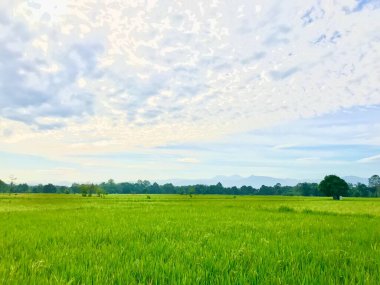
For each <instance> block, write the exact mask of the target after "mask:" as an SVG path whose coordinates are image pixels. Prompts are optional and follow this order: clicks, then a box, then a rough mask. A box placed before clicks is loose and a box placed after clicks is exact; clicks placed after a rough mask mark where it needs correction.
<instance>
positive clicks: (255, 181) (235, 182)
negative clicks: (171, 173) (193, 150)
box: [157, 175, 368, 188]
mask: <svg viewBox="0 0 380 285" xmlns="http://www.w3.org/2000/svg"><path fill="white" fill-rule="evenodd" d="M342 178H343V179H344V180H345V181H346V182H347V183H351V184H358V183H362V184H366V185H367V184H368V179H367V178H363V177H358V176H344V177H342ZM320 181H321V179H303V180H302V179H292V178H275V177H270V176H255V175H251V176H248V177H242V176H240V175H231V176H223V175H220V176H215V177H213V178H206V179H168V180H162V181H157V182H158V183H159V184H165V183H172V184H173V185H175V186H186V185H196V184H203V185H215V184H217V183H218V182H220V183H222V184H223V186H225V187H233V186H236V187H241V186H243V185H246V186H252V187H254V188H260V187H261V186H262V185H266V186H273V185H275V184H277V183H280V184H281V185H282V186H295V185H297V184H298V183H302V182H309V183H312V182H315V183H319V182H320Z"/></svg>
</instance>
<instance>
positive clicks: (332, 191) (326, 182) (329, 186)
mask: <svg viewBox="0 0 380 285" xmlns="http://www.w3.org/2000/svg"><path fill="white" fill-rule="evenodd" d="M348 190H349V187H348V184H347V182H346V181H344V180H343V179H342V178H340V177H338V176H336V175H327V176H326V177H325V178H324V179H323V180H322V181H321V183H319V191H321V192H322V193H323V194H325V195H326V196H332V197H333V198H334V199H339V197H340V196H347V194H348Z"/></svg>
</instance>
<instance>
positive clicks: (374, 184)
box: [368, 175, 380, 197]
mask: <svg viewBox="0 0 380 285" xmlns="http://www.w3.org/2000/svg"><path fill="white" fill-rule="evenodd" d="M368 186H369V188H371V192H372V195H373V196H375V197H379V196H380V177H379V175H372V176H371V177H370V178H369V179H368Z"/></svg>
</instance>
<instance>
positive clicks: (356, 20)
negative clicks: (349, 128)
mask: <svg viewBox="0 0 380 285" xmlns="http://www.w3.org/2000/svg"><path fill="white" fill-rule="evenodd" d="M376 3H377V2H376V1H335V2H331V1H330V2H326V1H301V0H297V1H292V2H290V3H289V2H285V1H275V0H271V1H267V2H265V3H263V2H262V1H245V0H239V1H237V2H236V3H235V2H234V3H232V2H229V1H214V2H212V3H211V2H210V1H200V2H199V1H198V2H191V1H185V2H184V1H148V2H147V1H103V2H99V1H93V0H83V1H73V0H65V1H48V2H47V1H37V0H35V1H34V2H33V4H30V3H29V4H28V3H27V2H25V1H5V2H2V4H0V8H1V9H0V11H2V12H1V13H0V44H1V45H0V60H1V62H2V63H3V64H2V65H1V66H0V74H1V79H0V120H1V128H2V129H4V130H5V129H8V130H9V129H11V130H12V132H11V134H10V133H9V132H6V133H7V135H3V136H1V133H3V134H4V132H0V146H1V148H2V149H9V150H17V151H20V150H22V151H24V152H31V151H33V152H36V153H40V154H43V155H50V156H59V155H62V154H68V153H78V152H82V151H84V152H101V151H104V150H110V149H111V150H112V151H122V150H125V149H132V148H135V147H141V146H154V145H163V144H167V143H171V142H187V141H195V140H209V139H213V138H217V137H218V136H224V135H228V134H231V133H235V132H239V131H247V130H251V129H260V128H264V127H267V126H272V125H274V124H277V123H279V122H284V121H291V120H294V119H299V118H308V117H314V116H317V115H320V114H325V113H329V112H333V111H336V110H339V109H342V108H350V107H354V106H366V105H374V104H380V90H379V78H378V74H379V73H380V66H379V64H378V63H379V62H380V44H379V38H378V30H380V23H379V21H378V20H377V19H378V17H379V16H380V14H379V11H380V10H379V9H377V8H378V5H377V4H376ZM6 11H13V14H10V13H9V12H6ZM110 138H111V139H110ZM30 140H33V145H30ZM88 141H90V143H88ZM96 141H97V142H98V143H95V142H96ZM109 141H111V143H109ZM103 142H105V143H103ZM73 145H77V146H78V145H83V146H84V147H83V148H82V147H72V146H73Z"/></svg>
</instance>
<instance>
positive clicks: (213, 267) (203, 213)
mask: <svg viewBox="0 0 380 285" xmlns="http://www.w3.org/2000/svg"><path fill="white" fill-rule="evenodd" d="M150 196H151V199H148V198H147V196H146V195H119V196H117V195H115V196H112V195H108V196H106V198H104V199H101V198H97V197H91V198H89V197H87V198H84V197H80V196H78V195H54V194H53V195H38V194H34V195H32V194H31V195H16V196H8V195H0V284H380V199H348V198H347V199H345V200H343V201H333V200H332V199H330V198H305V197H257V196H256V197H240V196H238V197H236V198H234V197H231V196H193V197H192V198H190V197H189V196H182V195H161V196H155V195H150Z"/></svg>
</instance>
